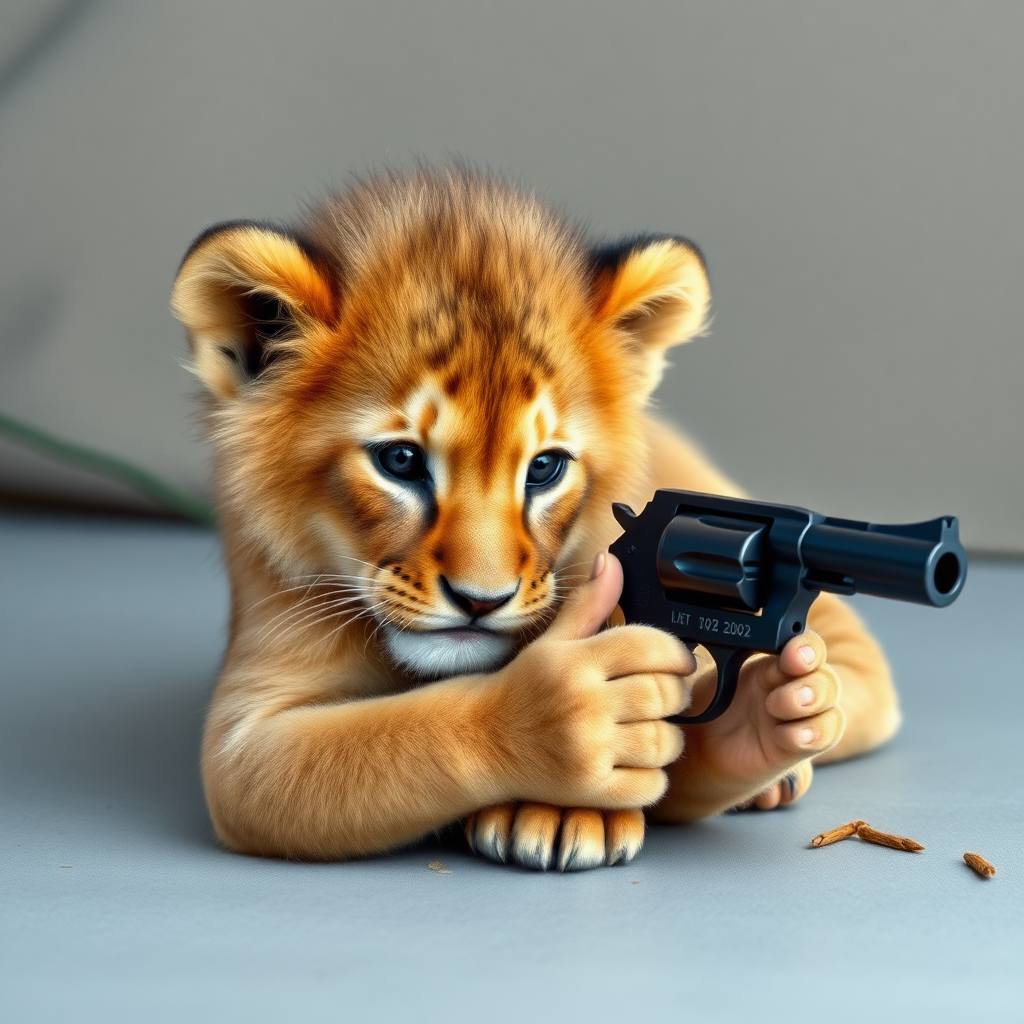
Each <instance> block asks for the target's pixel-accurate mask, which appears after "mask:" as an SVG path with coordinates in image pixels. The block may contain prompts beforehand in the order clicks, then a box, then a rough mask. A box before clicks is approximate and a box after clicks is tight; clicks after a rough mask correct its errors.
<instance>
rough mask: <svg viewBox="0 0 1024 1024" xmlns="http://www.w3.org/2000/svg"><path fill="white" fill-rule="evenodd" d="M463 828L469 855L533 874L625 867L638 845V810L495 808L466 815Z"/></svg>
mask: <svg viewBox="0 0 1024 1024" xmlns="http://www.w3.org/2000/svg"><path fill="white" fill-rule="evenodd" d="M464 827H465V832H466V841H467V842H468V843H469V847H470V849H471V850H473V851H474V852H475V853H479V854H481V855H482V856H484V857H489V858H490V859H491V860H496V861H499V862H501V863H503V864H518V865H520V866H521V867H524V868H532V869H534V870H537V871H547V870H549V869H551V868H557V869H558V870H559V871H584V870H586V869H588V868H597V867H602V866H604V865H609V866H610V865H613V864H628V863H629V862H630V861H631V860H632V859H633V858H634V857H635V856H636V855H637V854H638V853H639V852H640V847H641V846H643V843H644V815H643V811H640V810H623V811H599V810H594V809H593V808H590V807H553V806H551V805H550V804H529V803H526V804H498V805H497V806H495V807H485V808H484V809H483V810H482V811H478V812H477V813H476V814H471V815H470V816H469V817H468V818H467V819H466V821H465V826H464Z"/></svg>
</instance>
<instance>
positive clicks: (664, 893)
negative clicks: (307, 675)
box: [0, 515, 1024, 1024]
mask: <svg viewBox="0 0 1024 1024" xmlns="http://www.w3.org/2000/svg"><path fill="white" fill-rule="evenodd" d="M860 607H861V610H862V611H863V613H864V614H865V615H866V616H867V617H868V619H869V620H870V622H871V623H872V625H873V626H874V628H875V629H876V630H877V632H878V634H879V635H880V636H881V637H882V639H883V641H884V643H885V644H886V646H887V648H888V651H889V653H890V655H891V657H892V660H893V662H894V665H895V668H896V671H897V676H898V679H899V680H900V684H901V689H902V693H903V700H904V709H905V713H906V724H905V727H904V729H903V732H902V733H901V735H900V736H899V737H898V739H897V740H896V741H895V742H893V743H892V744H891V745H890V746H889V747H887V748H886V749H884V750H882V751H880V752H878V753H876V754H873V755H871V756H868V757H864V758H861V759H859V760H856V761H852V762H848V763H846V764H843V765H837V766H834V767H830V768H825V769H821V770H819V772H818V775H817V778H816V781H815V785H814V787H813V789H812V790H811V792H810V793H809V794H808V796H807V797H806V799H804V800H803V801H802V802H801V803H800V804H798V805H797V806H795V807H793V808H791V809H788V810H785V811H774V812H768V813H751V814H733V815H726V816H723V817H720V818H717V819H714V820H711V821H707V822H703V823H701V824H698V825H694V826H689V827H682V828H656V829H654V830H653V831H652V832H651V833H650V835H649V838H648V842H647V846H646V848H645V849H644V851H643V852H642V854H641V855H640V857H639V859H638V860H636V861H635V862H634V863H633V864H631V865H629V866H626V867H619V868H611V869H604V870H599V871H593V872H588V873H582V874H575V875H566V876H562V875H558V874H547V875H540V874H532V873H528V872H525V871H519V870H513V869H509V868H503V867H500V866H496V865H494V864H491V863H488V862H486V861H482V860H477V859H474V858H473V857H471V856H470V855H469V854H468V853H467V852H465V851H464V850H463V849H461V848H460V846H459V845H458V844H457V843H456V842H455V841H454V840H447V841H446V840H442V841H431V842H430V843H427V844H424V845H422V846H420V847H418V848H415V849H411V850H408V851H405V852H402V853H399V854H396V855H393V856H389V857H382V858H379V859H377V860H372V861H366V862H361V863H350V864H327V865H310V864H291V863H283V862H278V861H270V860H257V859H251V858H246V857H240V856H235V855H232V854H229V853H226V852H224V851H222V850H220V849H218V848H217V847H216V846H215V845H214V843H213V841H212V838H211V832H210V827H209V823H208V821H207V818H206V814H205V811H204V808H203V801H202V795H201V792H200V787H199V781H198V776H197V770H196V761H197V747H198V742H199V734H200V728H201V722H202V716H203V708H204V704H205V702H206V699H207V695H208V693H209V691H210V687H211V685H212V683H213V681H214V678H215V675H216V671H217V665H218V659H219V657H220V653H221V649H222V644H223V639H224V622H225V616H226V612H227V592H226V587H225V583H224V578H223V574H222V571H221V568H220V563H219V557H218V548H217V542H216V538H215V537H214V536H213V534H211V533H209V532H206V531H203V530H201V529H197V528H191V527H186V526H175V525H167V524H152V523H150V524H145V523H131V522H126V521H121V522H115V521H106V520H92V521H90V520H85V519H59V518H52V519H44V518H27V517H19V516H11V515H7V516H5V517H3V518H0V694H2V697H0V700H2V704H0V798H2V805H0V887H2V891H0V909H2V913H0V1019H2V1020H3V1021H4V1022H5V1024H20V1022H30V1021H31V1022H36V1021H51V1020H52V1021H75V1022H79V1021H81V1022H86V1021H103V1022H115V1021H152V1022H162V1021H175V1022H178V1021H186V1020H188V1021H218V1022H234V1021H246V1022H257V1021H338V1020H345V1021H349V1020H351V1021H398V1020H415V1021H432V1020H438V1021H441V1020H444V1021H461V1020H476V1019H478V1018H481V1017H483V1018H485V1019H487V1020H488V1021H490V1022H496V1024H497V1022H502V1021H513V1020H514V1021H522V1020H524V1019H527V1020H537V1021H544V1020H554V1019H564V1020H567V1021H576V1020H589V1021H604V1020H616V1021H619V1020H623V1019H659V1020H694V1021H733V1020H736V1021H739V1020H748V1019H752V1020H757V1021H765V1022H768V1021H792V1020H806V1021H810V1020H828V1021H838V1022H842V1021H863V1020H865V1019H872V1020H882V1021H888V1020H896V1019H920V1020H929V1021H937V1020H941V1021H945V1020H950V1021H967V1020H984V1021H1022V1020H1024V941H1022V940H1024V928H1022V917H1024V915H1022V908H1024V900H1022V895H1024V885H1022V881H1021V879H1022V866H1024V865H1022V862H1024V857H1022V852H1021V823H1022V800H1021V792H1022V770H1021V769H1022V759H1021V754H1020V751H1021V729H1022V725H1024V714H1022V712H1024V695H1022V690H1024V686H1022V684H1024V672H1022V668H1021V655H1020V650H1021V643H1020V641H1021V613H1022V611H1024V565H1021V564H1020V563H1017V564H998V563H977V564H975V565H973V566H972V567H971V571H970V576H969V579H968V582H967V586H966V588H965V591H964V594H963V596H962V598H961V599H960V600H959V601H958V602H957V603H956V604H955V605H953V606H952V607H951V608H949V609H946V610H943V611H935V610H931V609H922V608H916V607H911V606H905V605H899V604H895V603H889V602H881V601H868V600H864V601H862V602H860ZM855 817H860V818H865V819H867V820H868V821H870V822H871V823H873V824H875V825H876V826H878V827H880V828H883V829H889V830H892V831H896V832H900V833H902V834H905V835H910V836H913V837H915V838H916V839H918V840H920V841H921V842H923V843H924V844H925V845H926V846H927V850H926V851H925V852H924V853H922V854H919V855H911V854H904V853H898V852H896V851H892V850H887V849H882V848H879V847H874V846H869V845H867V844H865V843H863V842H860V841H857V840H852V841H847V842H844V843H841V844H838V845H836V846H833V847H830V848H828V849H821V850H811V849H808V848H807V842H808V840H809V839H810V838H811V837H812V836H813V835H814V834H815V833H817V832H820V831H821V830H823V829H825V828H829V827H831V826H834V825H838V824H840V823H842V822H844V821H848V820H849V819H851V818H855ZM965 850H976V851H979V852H981V853H982V854H984V855H985V856H986V857H987V858H988V859H989V860H991V861H992V862H993V863H995V864H996V865H997V866H998V869H999V870H998V874H997V875H996V877H995V878H994V879H992V880H991V881H982V880H980V879H979V878H977V877H975V876H974V875H973V874H972V873H971V872H970V871H969V870H968V869H967V868H966V867H965V866H964V864H963V863H962V861H961V854H962V853H963V852H964V851H965ZM436 859H442V860H444V861H445V863H446V864H447V868H448V869H449V871H450V874H441V873H438V872H436V871H433V870H430V869H428V867H427V864H428V862H429V861H432V860H436Z"/></svg>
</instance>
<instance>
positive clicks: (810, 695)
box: [796, 686, 814, 707]
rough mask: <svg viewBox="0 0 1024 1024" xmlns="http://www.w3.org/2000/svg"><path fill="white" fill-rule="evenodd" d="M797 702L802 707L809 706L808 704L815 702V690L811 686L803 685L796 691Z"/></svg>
mask: <svg viewBox="0 0 1024 1024" xmlns="http://www.w3.org/2000/svg"><path fill="white" fill-rule="evenodd" d="M796 702H797V704H799V705H801V707H807V705H808V704H813V703H814V691H813V690H812V689H811V688H810V687H809V686H801V687H800V689H799V690H797V691H796Z"/></svg>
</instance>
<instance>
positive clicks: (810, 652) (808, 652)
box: [800, 647, 818, 665]
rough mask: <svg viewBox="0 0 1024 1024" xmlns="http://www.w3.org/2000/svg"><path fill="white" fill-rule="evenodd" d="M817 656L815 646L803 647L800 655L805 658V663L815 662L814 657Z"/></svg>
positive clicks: (811, 663)
mask: <svg viewBox="0 0 1024 1024" xmlns="http://www.w3.org/2000/svg"><path fill="white" fill-rule="evenodd" d="M817 656H818V655H817V654H816V653H815V650H814V648H813V647H801V648H800V657H801V658H802V659H803V663H804V664H805V665H813V664H814V659H815V658H816V657H817Z"/></svg>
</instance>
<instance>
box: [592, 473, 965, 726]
mask: <svg viewBox="0 0 1024 1024" xmlns="http://www.w3.org/2000/svg"><path fill="white" fill-rule="evenodd" d="M612 511H613V513H614V515H615V518H616V520H618V523H619V525H620V526H621V527H622V528H623V530H625V533H623V535H622V536H621V537H620V538H619V539H618V540H617V541H615V543H614V544H612V545H611V547H610V548H609V550H610V551H611V552H612V554H614V555H615V556H616V557H617V558H618V559H619V561H620V562H621V563H622V568H623V572H624V575H625V582H624V585H623V588H622V597H621V599H620V601H619V605H620V607H621V608H622V612H623V614H624V616H625V619H626V622H640V623H645V624H647V625H651V626H658V627H660V628H661V629H665V630H667V631H668V632H670V633H673V634H674V635H675V636H677V637H679V639H680V640H682V641H683V642H684V643H685V644H686V645H687V646H688V647H689V648H690V649H691V650H692V649H693V648H694V647H696V646H697V645H698V644H700V645H701V646H702V647H704V648H705V649H706V650H707V652H708V653H709V654H710V655H711V656H712V657H713V658H714V660H715V664H716V666H717V667H718V687H717V689H716V691H715V695H714V697H712V699H711V703H710V704H709V705H708V706H707V708H706V709H705V710H703V711H701V712H700V713H698V714H693V715H677V716H675V717H674V718H673V719H671V721H675V722H682V723H685V724H697V723H700V722H710V721H711V720H712V719H713V718H717V717H718V716H719V715H720V714H722V712H723V711H725V709H726V708H728V707H729V704H730V703H731V701H732V698H733V695H734V694H735V692H736V683H737V681H738V679H739V674H740V668H741V667H742V665H743V662H744V661H746V659H747V658H748V657H750V655H751V654H753V653H754V652H756V651H762V652H769V653H779V652H780V651H781V650H782V648H783V647H784V646H785V645H786V642H787V641H788V640H790V639H792V638H793V637H794V636H796V635H797V634H799V633H801V632H803V630H804V628H805V626H806V624H807V613H808V611H809V610H810V607H811V604H812V603H813V601H814V599H815V598H816V597H817V596H818V594H819V593H820V592H821V591H823V590H825V591H828V592H830V593H833V594H873V595H875V596H876V597H888V598H892V599H894V600H897V601H912V602H914V603H916V604H928V605H932V606H933V607H936V608H942V607H944V606H945V605H948V604H950V603H952V602H953V601H954V600H956V598H957V595H959V593H960V591H961V590H962V589H963V585H964V579H965V577H966V575H967V555H966V553H965V552H964V549H963V547H962V546H961V544H960V536H959V524H958V522H957V520H956V518H955V517H954V516H943V517H941V518H939V519H933V520H931V521H930V522H927V523H912V524H909V525H906V526H879V525H876V524H874V523H863V522H858V521H856V520H852V519H832V518H828V517H826V516H823V515H819V514H818V513H816V512H810V511H808V510H807V509H805V508H796V507H794V506H791V505H769V504H766V503H764V502H760V501H746V500H743V499H740V498H725V497H721V496H719V495H715V494H698V493H697V492H695V491H670V490H663V491H658V492H657V493H656V494H655V495H654V498H653V500H652V501H651V502H650V503H649V504H648V505H647V507H646V508H645V509H644V510H643V511H642V512H641V513H640V515H636V514H635V513H634V512H633V510H632V509H631V508H630V507H629V506H628V505H622V504H615V505H613V506H612Z"/></svg>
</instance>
